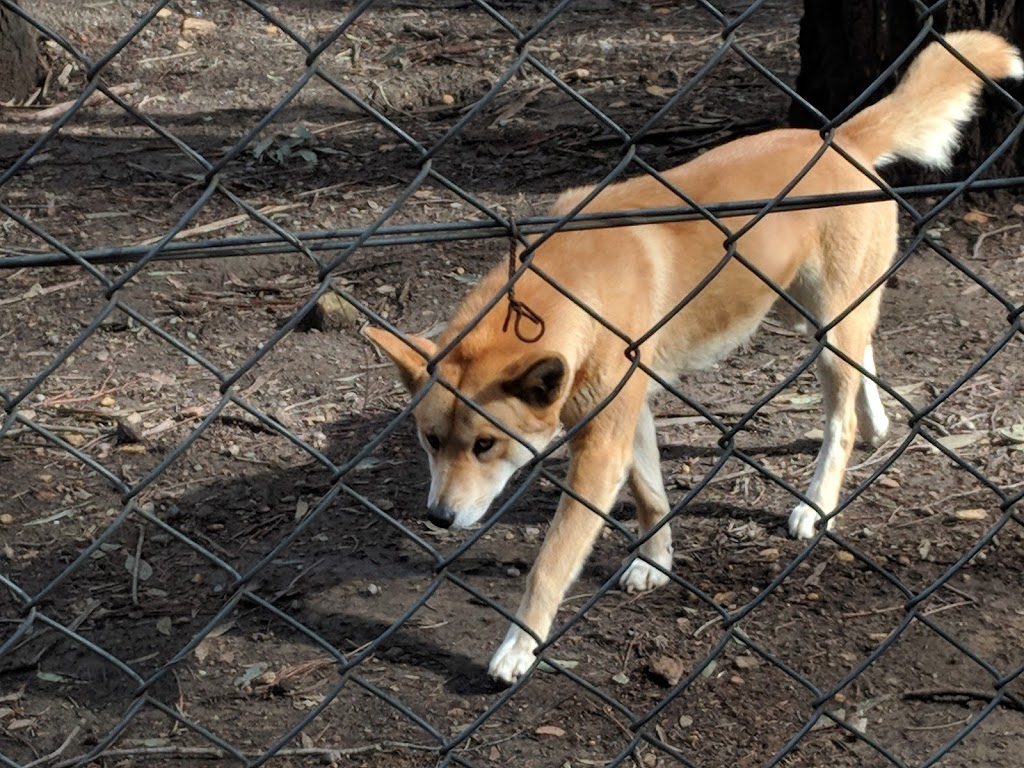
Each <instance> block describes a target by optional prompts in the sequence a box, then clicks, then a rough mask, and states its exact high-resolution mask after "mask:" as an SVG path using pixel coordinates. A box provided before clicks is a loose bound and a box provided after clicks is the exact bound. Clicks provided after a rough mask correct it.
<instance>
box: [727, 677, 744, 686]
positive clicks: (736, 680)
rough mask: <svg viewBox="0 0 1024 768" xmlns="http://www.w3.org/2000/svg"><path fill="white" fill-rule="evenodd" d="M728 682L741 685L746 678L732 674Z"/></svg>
mask: <svg viewBox="0 0 1024 768" xmlns="http://www.w3.org/2000/svg"><path fill="white" fill-rule="evenodd" d="M729 682H730V683H732V684H733V685H743V684H744V683H745V682H746V680H744V679H743V678H742V677H740V676H739V675H733V676H732V677H730V678H729Z"/></svg>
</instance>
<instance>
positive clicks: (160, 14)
mask: <svg viewBox="0 0 1024 768" xmlns="http://www.w3.org/2000/svg"><path fill="white" fill-rule="evenodd" d="M173 15H174V11H172V10H171V9H170V8H161V9H160V10H159V11H157V12H156V17H157V18H158V19H166V18H169V17H171V16H173Z"/></svg>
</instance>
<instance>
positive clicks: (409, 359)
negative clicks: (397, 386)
mask: <svg viewBox="0 0 1024 768" xmlns="http://www.w3.org/2000/svg"><path fill="white" fill-rule="evenodd" d="M363 335H364V336H366V338H368V339H369V340H370V341H372V342H373V343H374V344H376V345H377V346H378V347H379V348H380V349H381V351H382V352H384V354H386V355H387V356H388V357H390V358H391V361H392V362H393V363H394V364H395V368H397V369H398V375H399V377H400V378H401V379H402V383H403V384H404V385H405V388H406V389H407V390H409V394H411V395H412V394H416V391H417V390H418V389H419V388H420V385H421V384H422V383H423V380H424V379H426V378H427V357H430V356H431V355H433V354H434V353H435V352H437V345H436V344H435V343H434V342H432V341H431V340H430V339H424V338H422V337H420V336H408V337H406V338H404V339H403V338H402V337H400V336H396V335H395V334H393V333H392V332H391V331H388V330H385V329H384V328H374V327H373V326H367V327H366V328H365V329H364V330H363ZM413 345H415V346H413ZM416 347H419V350H422V351H418V350H417V349H416Z"/></svg>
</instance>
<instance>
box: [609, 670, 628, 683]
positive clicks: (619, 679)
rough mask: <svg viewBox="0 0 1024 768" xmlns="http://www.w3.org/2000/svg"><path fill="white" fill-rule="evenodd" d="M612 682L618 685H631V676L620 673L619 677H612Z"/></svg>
mask: <svg viewBox="0 0 1024 768" xmlns="http://www.w3.org/2000/svg"><path fill="white" fill-rule="evenodd" d="M612 682H613V683H617V684H618V685H629V676H628V675H627V674H626V673H625V672H619V674H617V675H612Z"/></svg>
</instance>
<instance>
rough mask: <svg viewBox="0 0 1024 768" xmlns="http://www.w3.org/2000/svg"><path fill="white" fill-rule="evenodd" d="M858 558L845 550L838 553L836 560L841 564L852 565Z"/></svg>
mask: <svg viewBox="0 0 1024 768" xmlns="http://www.w3.org/2000/svg"><path fill="white" fill-rule="evenodd" d="M855 559H856V558H855V557H854V556H853V554H852V553H850V552H847V551H846V550H845V549H841V550H839V551H838V552H836V560H838V561H839V562H841V563H852V562H853V561H854V560H855Z"/></svg>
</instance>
